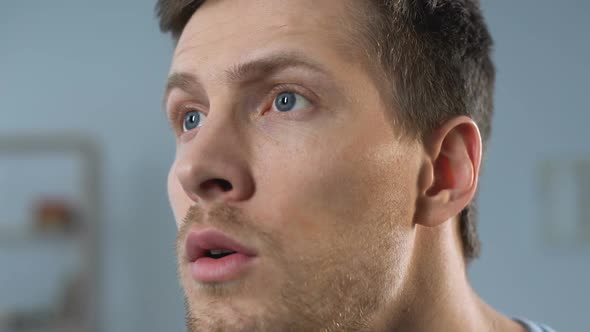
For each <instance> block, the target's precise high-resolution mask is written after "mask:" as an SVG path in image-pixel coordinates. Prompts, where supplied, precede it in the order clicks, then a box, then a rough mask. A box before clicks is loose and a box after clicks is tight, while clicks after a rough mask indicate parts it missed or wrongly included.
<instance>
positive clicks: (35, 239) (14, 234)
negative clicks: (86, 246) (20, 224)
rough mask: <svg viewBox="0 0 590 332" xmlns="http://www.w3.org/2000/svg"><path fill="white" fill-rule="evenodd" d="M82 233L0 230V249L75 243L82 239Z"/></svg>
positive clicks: (73, 231)
mask: <svg viewBox="0 0 590 332" xmlns="http://www.w3.org/2000/svg"><path fill="white" fill-rule="evenodd" d="M81 235H82V234H81V232H79V231H76V230H48V231H41V230H31V229H22V230H20V229H19V230H15V229H3V228H0V248H13V247H23V246H32V245H34V246H39V245H43V246H46V245H57V244H63V243H70V242H74V241H76V240H77V239H79V238H80V236H81Z"/></svg>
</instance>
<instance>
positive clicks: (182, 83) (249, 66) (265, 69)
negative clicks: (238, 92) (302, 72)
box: [163, 52, 331, 103]
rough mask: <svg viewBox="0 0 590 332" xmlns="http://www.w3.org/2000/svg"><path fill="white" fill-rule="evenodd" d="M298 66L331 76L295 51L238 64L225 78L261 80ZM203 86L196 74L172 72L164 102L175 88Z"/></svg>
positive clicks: (239, 80)
mask: <svg viewBox="0 0 590 332" xmlns="http://www.w3.org/2000/svg"><path fill="white" fill-rule="evenodd" d="M296 67H299V68H304V69H307V70H309V71H313V72H316V73H319V74H321V75H322V76H325V77H327V78H330V77H331V75H330V73H329V71H328V70H327V68H325V67H324V66H323V65H321V64H320V63H318V62H316V61H314V60H312V59H310V58H309V57H307V56H304V55H302V54H300V53H296V52H293V53H276V54H271V55H268V56H263V57H261V58H258V59H253V60H249V61H246V62H243V63H239V64H236V65H234V66H232V67H231V68H229V69H226V70H225V71H224V74H225V76H224V78H223V79H224V80H225V81H226V82H228V83H244V82H249V81H256V80H260V79H261V78H264V77H268V76H272V75H274V74H276V73H278V72H281V71H283V70H286V69H288V68H296ZM201 86H202V85H201V83H200V81H199V78H198V77H197V76H196V75H194V74H191V73H188V72H175V73H172V74H171V75H170V76H169V77H168V82H167V84H166V89H165V92H164V100H163V102H164V103H166V100H168V96H169V95H170V92H171V91H172V90H174V89H180V90H183V91H185V92H188V93H191V92H194V91H195V90H197V89H198V87H201Z"/></svg>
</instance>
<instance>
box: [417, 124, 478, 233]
mask: <svg viewBox="0 0 590 332" xmlns="http://www.w3.org/2000/svg"><path fill="white" fill-rule="evenodd" d="M424 147H425V158H424V164H423V167H422V169H421V174H420V179H421V180H420V181H419V187H420V188H419V189H420V191H419V197H418V201H417V204H416V206H417V212H416V218H415V223H417V224H421V225H424V226H430V227H434V226H438V225H440V224H441V223H444V222H445V221H447V220H449V219H451V218H452V217H454V216H456V215H457V214H459V213H460V212H461V210H463V209H464V208H465V206H467V204H469V202H470V201H471V199H472V198H473V196H474V195H475V191H476V189H477V177H478V173H479V166H480V163H481V136H480V133H479V129H478V128H477V125H476V124H475V122H473V120H471V119H470V118H468V117H464V116H462V117H457V118H454V119H452V120H450V121H448V122H447V123H445V124H444V125H443V126H441V127H440V128H439V129H438V130H436V131H435V132H434V133H433V135H431V137H430V139H429V140H428V141H427V142H424Z"/></svg>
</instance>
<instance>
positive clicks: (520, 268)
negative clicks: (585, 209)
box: [471, 0, 590, 331]
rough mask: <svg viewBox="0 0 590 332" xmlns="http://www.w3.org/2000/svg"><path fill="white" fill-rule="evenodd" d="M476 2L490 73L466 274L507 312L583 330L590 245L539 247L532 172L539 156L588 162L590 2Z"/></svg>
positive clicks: (589, 295) (589, 294) (589, 297)
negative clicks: (488, 42)
mask: <svg viewBox="0 0 590 332" xmlns="http://www.w3.org/2000/svg"><path fill="white" fill-rule="evenodd" d="M483 7H484V10H485V14H486V16H487V18H488V23H489V25H490V28H491V30H492V34H493V36H494V39H495V41H496V52H495V60H496V64H497V67H498V68H497V69H498V77H497V85H496V87H497V91H496V116H495V121H494V128H493V131H494V132H493V134H492V135H493V137H492V141H491V145H490V151H489V159H488V161H487V165H486V169H485V171H484V172H485V173H484V175H483V178H482V181H481V190H482V192H481V211H480V212H481V225H480V234H481V238H482V241H483V254H482V257H481V259H480V260H479V261H478V262H476V263H475V264H474V266H473V269H472V271H471V279H472V280H473V284H474V287H475V288H476V289H477V290H478V291H479V292H480V293H481V294H482V295H483V297H484V298H485V299H486V300H488V301H489V302H490V303H491V304H493V305H495V306H496V307H498V308H499V309H501V310H503V311H504V312H506V313H508V314H511V315H521V316H525V317H530V318H533V319H538V320H543V321H547V322H548V323H550V324H551V325H553V326H554V327H555V328H556V329H558V330H560V331H587V330H588V323H587V314H588V313H590V285H589V283H588V280H590V248H589V247H588V246H587V247H586V249H578V250H574V249H571V248H567V247H564V248H551V247H548V246H546V245H545V244H544V242H543V241H542V238H541V237H540V236H539V233H541V232H540V231H539V228H540V227H541V225H540V224H541V219H542V218H541V217H542V215H541V214H540V210H541V207H540V206H539V205H538V204H537V203H538V201H537V197H538V196H537V193H536V189H537V188H538V184H539V183H538V182H539V178H538V175H537V173H536V170H537V166H538V165H537V163H538V162H539V161H541V160H544V159H556V158H560V159H562V160H571V159H584V158H585V159H590V144H589V142H590V131H589V130H588V123H589V122H590V108H589V106H588V89H589V88H590V84H589V81H588V79H589V78H590V38H588V33H589V32H590V20H588V17H589V15H590V3H589V2H587V1H581V0H579V1H576V0H567V1H549V0H526V1H507V0H495V1H492V0H483ZM587 204H590V202H587Z"/></svg>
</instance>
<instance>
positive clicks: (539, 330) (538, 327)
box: [515, 318, 555, 332]
mask: <svg viewBox="0 0 590 332" xmlns="http://www.w3.org/2000/svg"><path fill="white" fill-rule="evenodd" d="M515 320H516V321H517V322H519V323H520V324H522V325H523V326H524V327H526V328H527V329H528V330H529V331H530V332H555V330H554V329H552V328H550V327H548V326H545V325H543V324H538V323H534V322H531V321H530V320H528V319H522V318H516V319H515Z"/></svg>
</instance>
